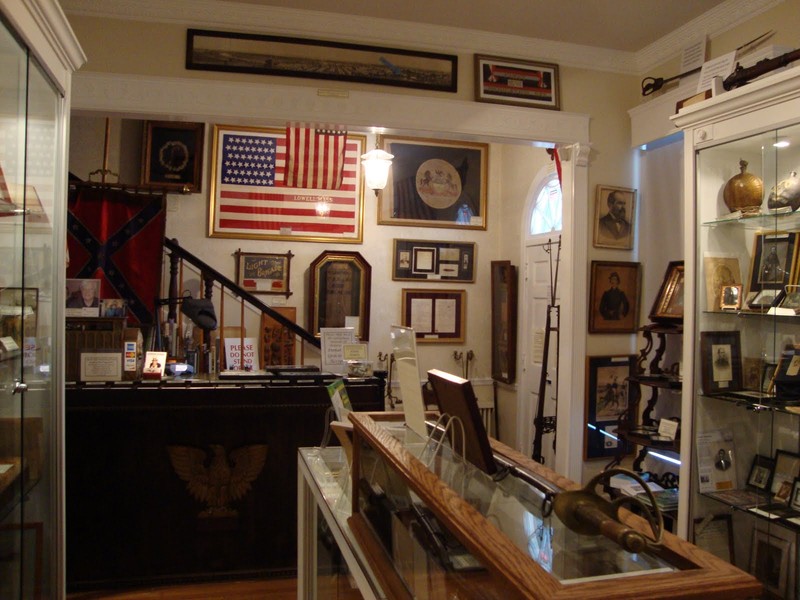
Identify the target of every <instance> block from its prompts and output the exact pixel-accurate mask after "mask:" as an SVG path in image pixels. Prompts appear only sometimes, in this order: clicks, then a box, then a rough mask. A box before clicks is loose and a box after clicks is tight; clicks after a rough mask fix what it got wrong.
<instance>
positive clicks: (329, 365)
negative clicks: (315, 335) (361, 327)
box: [319, 327, 356, 374]
mask: <svg viewBox="0 0 800 600" xmlns="http://www.w3.org/2000/svg"><path fill="white" fill-rule="evenodd" d="M319 337H320V350H321V353H322V370H323V371H325V372H327V373H339V374H341V373H344V345H345V344H354V343H355V342H356V332H355V329H353V328H352V327H320V328H319Z"/></svg>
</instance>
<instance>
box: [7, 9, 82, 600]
mask: <svg viewBox="0 0 800 600" xmlns="http://www.w3.org/2000/svg"><path fill="white" fill-rule="evenodd" d="M83 60H85V57H83V54H82V52H81V51H80V48H79V46H78V45H77V41H76V40H75V39H74V36H72V32H71V30H70V29H69V25H68V24H67V21H66V18H65V17H64V15H63V13H62V12H61V10H60V8H59V7H58V5H57V4H56V3H55V2H52V1H48V0H33V1H31V2H25V3H20V2H9V1H8V0H0V63H1V64H2V73H3V77H2V82H1V83H0V249H2V255H3V257H4V260H3V261H2V264H0V597H2V598H45V597H52V598H55V597H59V596H60V595H61V593H60V589H61V588H62V584H63V567H62V565H63V556H61V554H62V553H61V543H62V541H63V540H62V538H63V530H62V529H61V525H62V523H61V520H60V508H61V502H62V500H63V498H62V493H61V492H62V489H63V481H62V480H61V479H60V478H61V476H62V473H61V470H60V469H59V467H60V464H59V459H60V452H59V449H60V448H61V447H62V446H61V444H62V442H63V440H62V437H61V436H62V430H61V426H60V423H61V422H62V418H63V413H62V411H61V400H62V398H63V396H62V386H63V378H62V377H61V376H60V375H61V373H60V370H59V364H60V361H59V360H58V357H59V355H60V352H61V350H62V348H61V345H60V342H59V340H60V339H61V335H60V331H61V330H62V328H63V309H61V308H60V306H59V304H60V303H59V301H60V302H63V301H64V296H63V292H62V293H59V291H58V290H59V283H58V282H61V283H60V285H61V286H63V268H64V256H63V252H61V251H59V250H57V249H59V248H63V247H64V246H63V244H64V235H65V219H64V215H65V205H66V200H65V193H66V179H67V170H66V161H65V158H64V148H65V147H66V116H67V113H68V110H69V104H68V101H67V97H68V91H69V77H70V74H71V72H72V71H73V70H74V69H76V68H78V66H80V64H82V62H83ZM62 289H63V288H62ZM59 559H61V560H59Z"/></svg>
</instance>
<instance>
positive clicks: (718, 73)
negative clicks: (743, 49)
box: [697, 51, 736, 93]
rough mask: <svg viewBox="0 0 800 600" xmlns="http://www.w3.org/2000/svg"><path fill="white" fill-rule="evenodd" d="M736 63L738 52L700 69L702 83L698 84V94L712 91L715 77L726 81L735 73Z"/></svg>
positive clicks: (715, 59) (729, 53)
mask: <svg viewBox="0 0 800 600" xmlns="http://www.w3.org/2000/svg"><path fill="white" fill-rule="evenodd" d="M735 62H736V52H735V51H734V52H728V54H723V55H722V56H720V57H719V58H714V59H712V60H709V61H708V62H705V63H703V68H702V69H700V81H698V82H697V92H698V93H699V92H705V91H706V90H710V89H711V87H712V84H713V81H714V77H722V78H723V79H725V78H726V77H727V76H728V75H730V74H731V73H732V72H733V65H734V64H735Z"/></svg>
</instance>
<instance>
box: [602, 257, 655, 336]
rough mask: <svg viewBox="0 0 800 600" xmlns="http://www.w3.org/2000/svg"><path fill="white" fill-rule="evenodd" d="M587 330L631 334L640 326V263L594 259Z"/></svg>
mask: <svg viewBox="0 0 800 600" xmlns="http://www.w3.org/2000/svg"><path fill="white" fill-rule="evenodd" d="M591 267H592V269H591V286H590V288H589V333H634V332H635V331H636V328H637V327H638V326H639V295H640V291H641V279H642V275H641V273H642V265H641V264H640V263H635V262H611V261H599V260H593V261H592V265H591Z"/></svg>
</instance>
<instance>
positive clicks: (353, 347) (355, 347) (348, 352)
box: [342, 344, 367, 360]
mask: <svg viewBox="0 0 800 600" xmlns="http://www.w3.org/2000/svg"><path fill="white" fill-rule="evenodd" d="M342 358H343V359H344V360H367V345H366V344H344V345H343V346H342Z"/></svg>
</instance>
